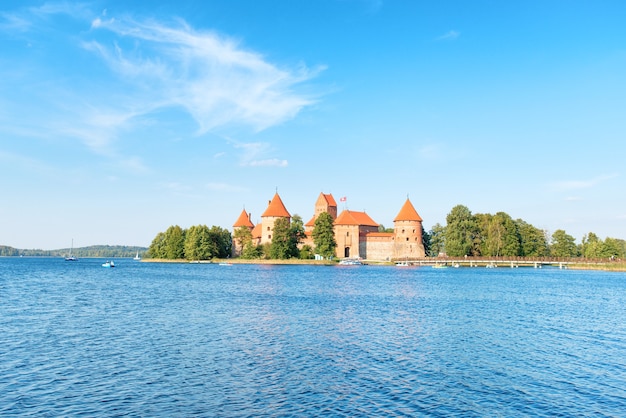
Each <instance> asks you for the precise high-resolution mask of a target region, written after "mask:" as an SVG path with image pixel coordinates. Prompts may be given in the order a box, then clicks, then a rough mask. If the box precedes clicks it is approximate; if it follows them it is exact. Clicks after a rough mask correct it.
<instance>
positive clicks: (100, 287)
mask: <svg viewBox="0 0 626 418" xmlns="http://www.w3.org/2000/svg"><path fill="white" fill-rule="evenodd" d="M100 263H101V260H88V259H86V260H80V262H78V263H65V262H64V261H63V260H55V259H43V260H42V259H0V268H1V270H0V271H1V273H0V393H2V394H3V396H2V397H1V399H0V414H1V415H2V416H25V415H32V416H55V417H56V416H234V417H250V416H318V415H322V414H323V415H332V416H350V417H353V416H392V417H393V416H396V417H404V416H420V415H426V416H445V417H449V416H463V417H473V416H476V417H479V416H480V417H482V416H485V415H490V416H493V415H496V416H559V415H562V416H589V415H597V416H620V415H622V414H623V411H624V410H626V389H625V388H626V325H624V322H623V318H624V317H625V314H626V280H624V279H625V278H626V275H624V274H615V273H601V272H575V271H561V270H550V269H542V270H534V269H510V270H509V269H497V270H498V271H497V272H492V271H485V270H481V269H450V271H436V270H432V269H423V268H415V269H401V270H400V269H393V268H385V267H380V268H379V267H374V266H367V267H356V268H333V267H307V266H233V267H232V268H228V269H224V268H220V267H219V266H215V265H161V264H148V263H136V262H131V261H126V260H120V261H119V263H118V262H117V260H116V265H118V266H119V268H117V267H116V269H102V268H99V266H100Z"/></svg>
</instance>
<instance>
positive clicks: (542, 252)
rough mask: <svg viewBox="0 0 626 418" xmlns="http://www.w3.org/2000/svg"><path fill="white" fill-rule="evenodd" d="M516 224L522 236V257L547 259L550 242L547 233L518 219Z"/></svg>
mask: <svg viewBox="0 0 626 418" xmlns="http://www.w3.org/2000/svg"><path fill="white" fill-rule="evenodd" d="M515 223H516V224H517V230H518V231H519V235H520V244H521V255H522V256H524V257H545V256H546V255H548V241H547V240H546V234H545V231H542V230H541V229H538V228H535V227H534V226H532V225H531V224H529V223H527V222H524V221H523V220H521V219H517V220H516V221H515Z"/></svg>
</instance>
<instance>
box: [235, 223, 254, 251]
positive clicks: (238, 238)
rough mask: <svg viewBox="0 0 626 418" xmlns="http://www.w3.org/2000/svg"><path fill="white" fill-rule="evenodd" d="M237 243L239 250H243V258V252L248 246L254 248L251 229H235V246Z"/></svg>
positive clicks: (243, 227)
mask: <svg viewBox="0 0 626 418" xmlns="http://www.w3.org/2000/svg"><path fill="white" fill-rule="evenodd" d="M235 243H237V245H239V246H240V247H239V249H240V250H241V256H242V257H243V252H244V249H245V248H246V246H247V245H250V246H252V231H250V228H248V227H245V226H242V227H239V228H237V229H235V231H234V232H233V246H234V245H235ZM244 258H245V257H244ZM253 258H254V257H253Z"/></svg>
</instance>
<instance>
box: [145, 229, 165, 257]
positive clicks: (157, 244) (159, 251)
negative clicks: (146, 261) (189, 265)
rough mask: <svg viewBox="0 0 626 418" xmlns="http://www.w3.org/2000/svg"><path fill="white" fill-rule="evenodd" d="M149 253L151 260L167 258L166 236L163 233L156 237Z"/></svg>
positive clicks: (149, 248)
mask: <svg viewBox="0 0 626 418" xmlns="http://www.w3.org/2000/svg"><path fill="white" fill-rule="evenodd" d="M147 253H148V256H149V257H150V258H167V251H166V248H165V234H164V233H163V232H159V233H158V234H157V235H156V237H154V239H153V240H152V243H151V244H150V247H148V252H147Z"/></svg>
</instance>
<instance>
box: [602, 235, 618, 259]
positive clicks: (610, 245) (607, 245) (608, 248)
mask: <svg viewBox="0 0 626 418" xmlns="http://www.w3.org/2000/svg"><path fill="white" fill-rule="evenodd" d="M623 255H624V254H623V252H622V250H621V245H620V242H619V240H618V239H615V238H607V239H605V240H604V245H603V246H602V253H601V256H602V257H605V258H612V259H614V258H621V257H623Z"/></svg>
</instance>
